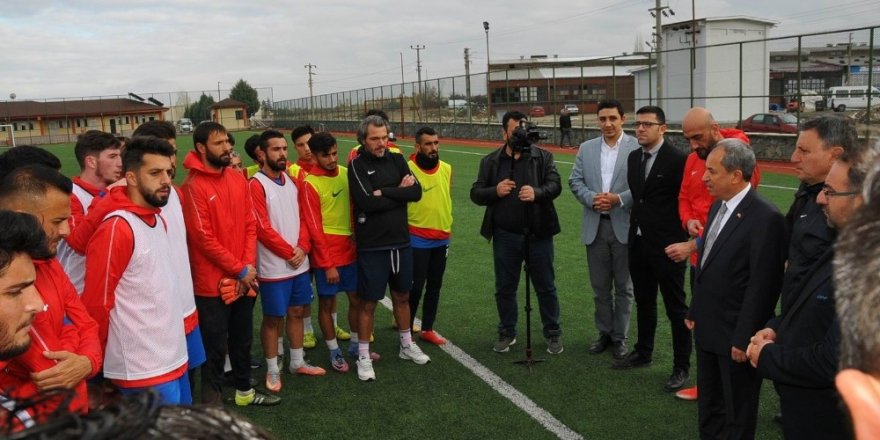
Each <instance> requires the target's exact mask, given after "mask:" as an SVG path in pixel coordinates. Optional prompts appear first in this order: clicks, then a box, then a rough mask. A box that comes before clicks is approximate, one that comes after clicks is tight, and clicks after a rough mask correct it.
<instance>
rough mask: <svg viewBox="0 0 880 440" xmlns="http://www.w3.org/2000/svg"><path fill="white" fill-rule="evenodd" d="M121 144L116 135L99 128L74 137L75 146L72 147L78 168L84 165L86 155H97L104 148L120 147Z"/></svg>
mask: <svg viewBox="0 0 880 440" xmlns="http://www.w3.org/2000/svg"><path fill="white" fill-rule="evenodd" d="M121 146H122V141H121V140H119V139H117V138H116V136H114V135H112V134H110V133H105V132H103V131H100V130H89V131H87V132H85V133H83V134H81V135H79V136H78V137H77V138H76V146H75V147H73V152H74V154H75V155H76V161H77V163H79V168H80V169H83V168H85V166H86V156H92V155H98V154H101V152H102V151H104V150H110V149H114V148H120V147H121Z"/></svg>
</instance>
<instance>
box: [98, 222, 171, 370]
mask: <svg viewBox="0 0 880 440" xmlns="http://www.w3.org/2000/svg"><path fill="white" fill-rule="evenodd" d="M113 217H118V219H114V218H113ZM105 221H125V222H127V223H128V225H129V226H130V227H131V230H132V232H133V235H134V250H133V252H132V255H131V261H129V263H128V267H127V268H126V270H125V273H124V274H123V275H122V278H120V280H119V285H118V286H117V287H116V301H115V303H114V306H113V309H112V310H111V311H110V326H109V328H108V331H107V346H106V348H105V351H104V376H105V377H106V378H108V379H117V380H142V379H150V378H153V377H158V376H161V375H163V374H167V373H169V372H171V371H174V370H175V369H177V368H180V367H181V366H182V365H183V364H184V363H186V361H187V354H186V336H185V335H184V331H183V320H182V319H180V318H181V316H183V311H182V309H181V305H180V299H179V298H178V294H177V292H178V291H177V288H176V287H175V286H174V284H175V283H176V281H177V278H176V277H173V276H163V275H166V274H172V273H174V268H173V267H172V264H173V261H172V259H171V258H169V257H168V256H169V255H172V250H171V245H170V242H169V236H168V234H167V232H166V230H165V227H166V226H165V221H164V220H163V219H162V217H160V216H159V215H156V225H155V226H153V227H150V226H149V225H147V224H146V223H144V221H143V220H141V219H140V218H139V217H138V216H137V215H135V214H133V213H131V212H128V211H124V210H117V211H113V212H111V213H110V214H108V215H107V216H106V217H105Z"/></svg>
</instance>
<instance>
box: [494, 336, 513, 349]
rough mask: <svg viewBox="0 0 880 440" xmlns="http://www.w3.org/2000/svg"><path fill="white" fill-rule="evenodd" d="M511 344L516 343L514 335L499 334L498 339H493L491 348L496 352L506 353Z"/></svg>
mask: <svg viewBox="0 0 880 440" xmlns="http://www.w3.org/2000/svg"><path fill="white" fill-rule="evenodd" d="M513 344H516V336H507V335H505V334H499V335H498V340H497V341H495V345H493V346H492V350H494V351H495V352H496V353H507V351H508V350H510V346H511V345H513Z"/></svg>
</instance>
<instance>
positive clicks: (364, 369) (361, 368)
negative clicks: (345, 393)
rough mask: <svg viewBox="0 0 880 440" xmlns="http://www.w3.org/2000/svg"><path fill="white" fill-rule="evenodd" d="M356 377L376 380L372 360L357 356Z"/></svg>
mask: <svg viewBox="0 0 880 440" xmlns="http://www.w3.org/2000/svg"><path fill="white" fill-rule="evenodd" d="M357 368H358V379H360V380H362V381H364V382H368V381H371V380H376V372H375V371H373V361H372V360H371V359H370V358H368V357H362V358H358V360H357Z"/></svg>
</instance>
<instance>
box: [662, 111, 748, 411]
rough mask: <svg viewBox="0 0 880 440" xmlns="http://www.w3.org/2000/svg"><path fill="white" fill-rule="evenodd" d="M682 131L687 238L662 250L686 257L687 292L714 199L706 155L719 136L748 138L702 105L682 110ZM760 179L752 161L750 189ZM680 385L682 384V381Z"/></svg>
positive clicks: (693, 391) (692, 392)
mask: <svg viewBox="0 0 880 440" xmlns="http://www.w3.org/2000/svg"><path fill="white" fill-rule="evenodd" d="M682 131H683V132H684V137H685V139H687V140H688V141H689V142H690V146H691V154H689V155H688V157H687V162H685V164H684V175H683V176H682V180H681V190H680V191H679V193H678V215H679V218H680V219H681V224H682V226H683V227H684V228H685V229H686V230H687V232H688V235H689V236H690V238H689V239H688V241H683V242H680V243H673V244H670V245H669V246H666V249H665V251H666V255H667V256H668V257H669V258H671V259H672V260H673V261H684V260H686V259H687V258H688V256H690V271H691V291H692V292H693V280H694V270H695V268H696V265H697V241H698V240H699V239H702V234H703V232H704V228H703V225H705V224H706V217H707V216H708V215H709V207H710V206H712V202H713V201H714V200H715V198H714V197H712V196H711V195H709V191H708V190H707V189H706V185H705V184H704V183H703V180H702V179H703V174H704V173H705V172H706V158H707V157H709V153H710V152H711V151H712V149H713V148H715V144H717V143H718V141H720V140H722V139H727V138H736V139H739V140H741V141H743V142H745V143H746V144H748V143H749V138H748V136H746V134H745V133H744V132H742V131H740V130H737V129H735V128H720V127H719V126H718V123H717V122H716V121H715V118H714V117H713V116H712V113H710V112H709V110H707V109H705V108H702V107H694V108H692V109H690V110H688V112H687V113H685V115H684V120H683V121H682ZM760 182H761V172H760V170H759V169H758V166H757V164H755V170H754V172H752V178H751V180H750V183H751V185H752V188H757V187H758V184H759V183H760ZM673 385H675V384H673ZM681 385H682V386H683V385H684V383H682V384H681ZM675 397H678V398H679V399H682V400H696V399H697V387H690V388H685V389H682V390H679V391H677V392H676V393H675Z"/></svg>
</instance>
